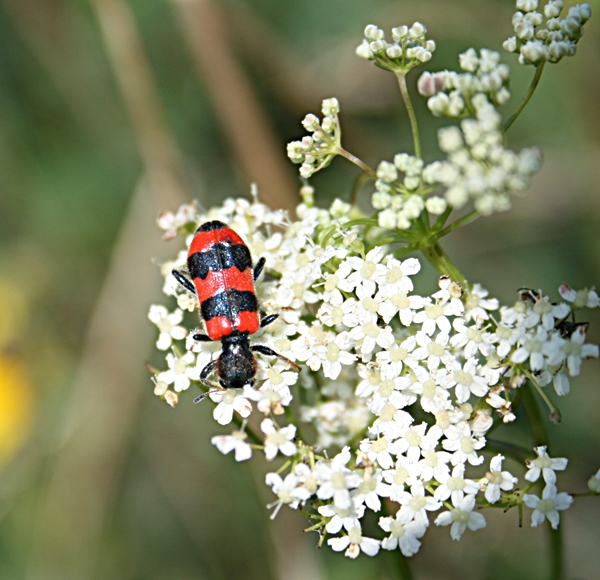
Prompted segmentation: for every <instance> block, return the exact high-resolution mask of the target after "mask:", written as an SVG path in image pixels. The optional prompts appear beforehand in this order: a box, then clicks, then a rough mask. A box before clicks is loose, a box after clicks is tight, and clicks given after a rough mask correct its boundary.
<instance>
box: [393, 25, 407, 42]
mask: <svg viewBox="0 0 600 580" xmlns="http://www.w3.org/2000/svg"><path fill="white" fill-rule="evenodd" d="M407 37H408V26H398V27H396V28H392V38H393V39H394V42H403V41H405V40H406V39H407Z"/></svg>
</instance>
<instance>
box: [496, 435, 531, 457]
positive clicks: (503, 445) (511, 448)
mask: <svg viewBox="0 0 600 580" xmlns="http://www.w3.org/2000/svg"><path fill="white" fill-rule="evenodd" d="M488 433H489V431H488ZM486 438H487V445H486V449H487V450H489V451H492V452H495V453H502V454H503V455H506V456H507V457H510V458H511V459H513V460H514V461H516V462H517V463H519V464H523V463H525V460H526V459H529V458H530V457H531V449H529V448H526V447H522V446H521V445H515V444H514V443H509V442H507V441H497V440H495V439H490V438H489V437H486Z"/></svg>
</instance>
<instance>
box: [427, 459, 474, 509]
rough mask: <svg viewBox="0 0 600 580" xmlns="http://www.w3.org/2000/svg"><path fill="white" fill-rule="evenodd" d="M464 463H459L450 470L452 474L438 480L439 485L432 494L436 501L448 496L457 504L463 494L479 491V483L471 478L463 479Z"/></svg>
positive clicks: (445, 498) (443, 499) (444, 499)
mask: <svg viewBox="0 0 600 580" xmlns="http://www.w3.org/2000/svg"><path fill="white" fill-rule="evenodd" d="M464 475H465V465H464V463H459V464H458V465H457V466H456V467H454V469H453V470H452V475H451V476H450V475H449V476H448V477H446V478H445V479H442V480H438V481H440V483H441V485H440V486H438V487H437V488H436V490H435V493H434V494H433V496H434V497H435V499H437V500H438V501H446V500H447V499H448V498H449V497H451V498H452V503H453V504H454V505H458V503H459V502H460V501H461V500H462V499H463V497H465V495H475V494H477V492H478V491H479V485H477V482H476V481H473V480H472V479H465V478H464Z"/></svg>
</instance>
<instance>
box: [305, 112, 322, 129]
mask: <svg viewBox="0 0 600 580" xmlns="http://www.w3.org/2000/svg"><path fill="white" fill-rule="evenodd" d="M302 125H303V127H304V128H305V129H306V130H307V131H316V130H317V129H318V128H319V119H318V118H317V117H316V116H315V115H313V114H312V113H309V114H308V115H306V117H304V119H303V121H302Z"/></svg>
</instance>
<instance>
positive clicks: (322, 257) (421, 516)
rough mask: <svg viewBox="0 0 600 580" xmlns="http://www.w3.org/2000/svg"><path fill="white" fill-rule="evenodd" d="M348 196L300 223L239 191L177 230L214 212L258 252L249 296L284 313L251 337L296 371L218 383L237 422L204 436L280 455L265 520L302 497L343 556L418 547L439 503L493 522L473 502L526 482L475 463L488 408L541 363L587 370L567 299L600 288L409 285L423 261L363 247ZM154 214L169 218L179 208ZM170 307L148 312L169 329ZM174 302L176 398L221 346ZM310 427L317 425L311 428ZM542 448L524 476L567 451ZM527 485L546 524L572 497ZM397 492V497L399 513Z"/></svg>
mask: <svg viewBox="0 0 600 580" xmlns="http://www.w3.org/2000/svg"><path fill="white" fill-rule="evenodd" d="M348 210H349V207H348V206H344V204H343V202H341V201H339V200H337V201H336V202H334V204H333V205H332V206H331V207H330V208H329V209H319V208H316V207H307V206H306V205H300V206H299V207H298V215H299V219H298V221H290V220H289V219H288V218H287V216H286V215H285V214H284V213H283V212H280V211H272V210H270V209H269V208H267V207H266V206H264V205H262V204H260V203H259V202H258V201H256V200H254V201H252V202H249V201H246V200H243V199H237V200H233V199H230V200H226V201H225V203H224V204H223V205H222V206H220V207H216V208H212V209H211V210H210V211H209V212H208V213H204V214H201V213H196V214H194V215H191V216H190V220H191V221H190V222H189V223H186V224H184V227H182V228H179V231H181V232H183V233H185V232H189V231H193V230H194V228H195V227H196V226H197V224H201V223H203V222H205V221H207V220H214V219H218V220H221V221H223V222H225V223H227V224H228V225H229V227H231V228H233V229H234V230H235V231H237V232H238V233H239V234H240V235H241V236H242V237H243V239H244V241H245V243H246V244H247V245H248V248H249V249H250V252H251V254H252V255H253V256H254V257H255V258H256V257H258V256H260V257H263V258H265V259H266V268H267V271H268V272H269V274H270V276H269V279H268V280H264V281H262V282H260V283H258V284H257V295H258V299H259V301H260V304H261V305H262V308H263V309H265V311H266V312H269V313H271V312H276V313H279V315H280V316H279V319H278V320H277V321H276V322H275V323H273V324H272V325H269V326H268V327H266V328H265V329H264V333H262V334H261V335H260V336H259V337H256V338H254V337H251V339H252V340H255V341H256V343H258V344H262V345H265V346H267V347H268V348H271V349H273V350H275V351H277V352H279V353H282V354H283V355H284V356H285V357H287V358H289V359H291V360H293V361H295V362H296V363H298V364H301V365H302V366H303V367H304V368H303V370H302V373H300V374H298V373H296V372H294V371H292V370H291V369H290V368H289V366H288V365H287V364H286V362H285V360H280V359H277V358H275V359H272V360H270V359H267V358H259V360H258V364H259V370H258V373H257V382H256V384H255V385H254V387H251V386H249V385H248V386H246V387H245V388H244V389H223V390H220V391H217V392H213V393H211V395H210V399H209V400H212V401H213V403H214V404H215V407H214V413H213V416H214V419H215V422H216V426H217V425H219V426H227V425H231V423H232V422H235V423H237V425H238V427H235V428H233V429H231V430H230V432H229V433H221V434H219V435H215V436H214V437H213V438H212V443H213V444H214V445H215V446H216V448H217V449H218V450H219V451H221V452H222V453H225V454H227V453H231V452H232V451H233V452H234V453H233V456H234V458H235V460H236V461H246V460H249V459H250V458H251V457H252V456H253V455H254V456H255V455H256V451H259V453H260V454H262V455H264V458H265V459H266V461H269V462H271V461H273V462H278V461H279V462H281V460H282V459H283V460H285V462H286V463H285V465H286V467H285V469H284V470H283V471H281V470H278V471H277V472H273V473H271V474H269V475H268V476H267V480H266V483H267V485H268V486H270V487H271V489H272V490H273V492H274V494H275V495H276V497H277V499H276V500H275V502H274V503H272V504H270V506H271V507H272V508H274V512H273V517H274V516H275V515H276V513H277V512H278V511H279V510H280V509H281V508H282V507H283V506H288V507H290V508H292V509H300V508H303V509H304V510H305V512H307V513H309V514H313V515H314V516H315V518H317V516H318V519H317V522H318V526H317V527H316V528H315V529H317V530H320V532H321V533H322V534H325V533H326V534H327V535H328V536H330V537H329V539H328V541H327V543H328V545H329V546H330V547H331V548H332V549H333V550H336V551H344V553H345V554H346V555H347V556H349V557H356V556H358V554H360V553H364V554H366V555H369V556H374V555H375V554H377V552H378V551H379V550H380V549H384V550H394V549H400V550H401V551H402V552H403V553H405V554H406V555H411V554H414V553H415V552H416V551H417V550H418V549H419V546H420V542H421V539H422V537H423V536H424V535H425V533H426V530H427V528H428V526H429V524H430V519H429V514H430V513H432V514H435V513H436V512H439V513H438V515H437V517H435V523H436V524H437V525H441V526H445V525H448V526H450V534H451V537H452V538H453V539H459V538H460V537H461V536H462V535H463V534H464V533H465V532H466V531H467V530H471V531H476V530H478V529H480V528H482V527H484V526H485V525H486V522H485V518H484V516H483V514H481V513H479V512H477V511H475V509H474V508H475V505H476V500H477V501H479V502H487V503H488V504H489V505H491V504H495V503H501V502H505V501H507V498H508V497H509V494H510V491H511V490H512V489H513V487H514V485H515V484H516V483H517V478H516V476H515V475H514V474H513V472H512V471H509V470H503V469H502V459H503V457H502V456H497V457H495V458H493V459H492V461H491V463H490V467H489V470H488V473H487V475H486V478H485V479H484V480H482V481H481V482H480V483H479V484H477V482H476V481H474V480H472V479H469V478H468V476H466V470H468V469H469V468H470V466H477V465H480V464H482V463H483V462H484V461H485V457H484V455H483V454H484V453H485V450H486V433H487V431H488V430H489V429H490V427H491V426H492V424H493V418H494V417H496V418H497V420H499V421H503V422H506V423H510V422H512V421H514V419H515V415H514V414H513V413H512V411H511V407H510V403H511V399H512V398H513V397H514V396H515V394H516V387H517V386H518V385H520V382H519V381H518V380H517V378H518V377H519V376H521V375H523V374H526V373H531V372H535V376H536V377H538V379H537V380H538V382H539V388H542V385H547V384H549V383H551V382H552V379H553V377H556V376H565V377H566V376H567V375H571V376H573V375H574V374H577V373H578V372H579V364H576V363H575V362H573V361H571V363H568V360H569V357H579V361H580V360H581V359H582V358H586V357H589V356H597V355H598V349H597V347H595V346H593V345H588V348H587V349H586V348H583V346H582V348H580V349H579V350H577V349H574V348H573V347H572V346H569V345H570V344H572V338H573V335H576V336H581V338H580V339H578V342H577V343H578V344H580V345H584V343H585V340H584V337H585V327H584V326H577V327H575V328H574V329H571V328H570V327H569V328H568V329H567V330H565V328H566V327H565V326H564V325H563V326H561V324H562V321H564V320H565V319H567V318H569V317H571V316H572V314H573V312H574V308H575V303H577V307H579V306H581V305H582V304H593V305H598V302H599V301H598V300H597V295H596V293H595V292H594V291H593V290H592V291H589V290H588V291H585V292H583V291H580V292H575V291H572V290H571V289H570V288H569V289H568V290H567V289H566V288H563V291H562V293H563V294H564V295H565V296H566V297H567V298H568V299H570V300H571V301H567V302H562V303H560V304H552V303H551V302H550V301H549V300H547V299H546V298H545V297H544V296H543V295H542V294H541V293H540V292H534V291H524V290H523V291H522V292H521V298H520V299H519V300H518V301H517V303H516V304H515V305H514V306H512V307H508V306H503V307H501V308H500V309H499V308H498V306H499V304H498V301H496V300H493V299H490V298H488V297H487V292H486V291H485V290H484V289H483V288H481V287H480V286H478V285H477V286H473V287H472V289H470V290H468V291H465V290H463V289H462V288H461V287H460V286H458V285H457V284H456V283H454V282H452V281H451V280H450V279H449V278H448V277H447V276H446V277H442V278H440V280H439V287H438V290H437V291H436V292H434V293H432V294H430V295H427V294H425V295H421V294H417V293H416V292H415V288H414V282H413V280H412V278H413V276H414V275H415V274H416V273H417V272H418V271H419V269H420V264H419V261H418V260H417V259H415V258H408V259H406V260H403V261H402V260H398V259H396V258H394V257H393V255H391V254H387V255H386V252H385V248H384V247H381V246H377V245H370V244H369V242H368V239H367V238H364V239H365V242H363V243H362V244H361V245H359V246H357V245H356V244H355V238H354V236H352V235H351V234H352V232H359V231H360V227H359V226H352V225H346V224H349V223H350V222H349V221H348V217H347V214H348ZM180 215H181V212H178V213H177V214H174V215H172V219H173V220H174V221H176V220H178V219H179V218H178V216H180ZM160 223H161V227H162V228H163V229H165V230H170V229H171V228H172V224H171V223H170V216H169V214H165V215H163V216H162V217H161V222H160ZM190 239H191V238H190V237H188V240H187V241H188V243H189V241H190ZM184 260H185V254H180V255H179V256H177V257H176V258H175V259H174V261H173V262H172V263H170V268H173V267H175V268H180V269H184V268H185V266H184ZM163 270H164V271H165V273H166V275H167V277H168V276H171V274H170V273H168V272H170V270H167V269H166V268H163ZM164 288H165V291H166V293H167V295H168V296H170V297H171V300H174V301H177V300H176V299H177V298H178V297H180V296H182V295H186V294H189V291H188V290H187V289H186V288H184V287H183V286H174V285H170V284H167V283H165V286H164ZM190 300H192V302H193V301H194V300H195V298H194V297H193V296H191V297H190ZM157 312H158V313H159V315H157ZM166 312H167V310H164V311H162V310H158V309H157V307H156V306H153V307H152V309H151V313H152V315H151V320H152V321H153V322H154V323H155V324H156V325H157V326H158V331H159V336H162V335H164V334H165V328H166V327H165V322H164V316H165V313H166ZM175 312H176V313H177V312H178V314H177V315H176V318H174V320H175V321H179V324H180V325H181V326H184V327H185V328H186V333H185V336H184V333H181V332H176V333H173V332H171V333H170V334H169V340H170V341H171V347H170V350H169V351H168V352H167V354H166V361H165V362H166V365H165V366H166V367H167V368H166V370H164V371H162V372H159V373H158V374H157V377H156V379H157V381H158V383H159V384H160V385H161V388H160V389H158V388H157V389H156V390H155V393H156V394H157V395H158V396H159V397H161V398H163V399H164V400H165V401H166V402H168V403H169V404H171V405H173V404H175V403H174V401H177V395H178V396H179V397H181V396H182V395H183V394H185V391H187V390H189V389H191V388H193V389H198V388H200V387H202V385H201V382H200V380H199V379H200V372H201V371H202V369H203V368H204V367H205V366H206V365H207V364H209V363H210V361H212V360H214V359H215V357H216V356H217V355H218V347H219V344H218V343H206V342H198V341H195V340H194V339H193V336H194V335H195V331H194V329H193V327H192V325H190V323H189V321H188V320H187V319H186V317H185V316H183V312H182V311H181V310H178V309H177V308H176V309H175ZM164 344H166V339H164V342H160V344H159V346H160V347H163V345H164ZM576 351H577V354H576ZM163 352H164V351H163ZM555 384H556V383H555ZM502 394H504V396H500V395H502ZM560 394H564V393H562V392H561V393H560ZM284 411H285V412H284ZM253 415H259V416H262V417H263V419H262V421H261V423H260V431H259V432H253V431H251V430H250V429H249V427H248V426H247V423H246V420H248V421H251V420H252V416H253ZM242 420H244V421H243V422H242ZM307 425H311V427H312V430H313V432H314V433H315V435H314V436H311V437H308V436H307V435H306V434H305V433H304V430H305V429H306V427H307ZM250 443H253V444H252V445H251V444H250ZM537 453H538V458H537V459H532V460H531V461H530V462H529V463H528V466H529V471H528V472H527V475H526V476H525V479H526V480H528V481H531V482H533V483H534V484H535V483H536V482H537V480H538V478H539V474H540V473H543V477H544V479H545V482H546V483H547V484H548V482H550V483H551V484H552V485H554V484H555V481H556V478H555V474H554V471H555V470H560V469H564V466H565V465H566V464H564V463H563V460H558V459H550V458H547V459H544V457H547V455H546V451H545V448H543V447H541V448H538V449H537ZM564 461H566V460H564ZM536 470H537V471H536ZM534 472H535V473H534ZM549 478H550V479H549ZM530 496H532V494H530ZM532 497H534V496H532ZM532 497H527V501H526V502H525V503H526V505H530V506H531V507H532V509H534V510H537V511H535V512H534V522H538V521H541V518H542V517H548V518H550V520H551V522H552V523H553V525H554V522H556V521H557V519H556V518H557V517H558V516H557V515H556V513H555V510H562V509H565V508H566V507H568V502H566V500H564V499H563V498H564V496H563V495H561V494H558V495H552V494H550V491H547V492H545V495H544V496H543V498H542V500H541V502H542V503H540V501H538V500H536V499H532ZM389 500H391V501H392V502H396V504H397V505H398V506H399V507H397V508H395V509H394V510H392V511H391V512H390V511H389V509H388V508H389V506H388V503H386V502H388V501H389ZM449 501H451V503H448V502H449ZM523 501H525V500H523ZM551 501H552V502H554V503H552V505H551V503H550V502H551ZM444 502H446V503H445V504H444ZM444 506H445V507H444ZM552 506H554V507H552ZM384 508H385V509H386V510H387V514H388V515H385V516H382V517H381V518H380V521H379V523H380V527H381V536H380V538H379V539H378V538H371V537H369V536H368V535H365V532H364V529H363V518H364V516H365V514H366V513H367V512H368V511H369V510H370V511H374V512H376V513H379V512H381V511H382V509H384ZM445 508H448V509H445ZM444 510H445V511H444ZM544 510H545V511H544Z"/></svg>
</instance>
